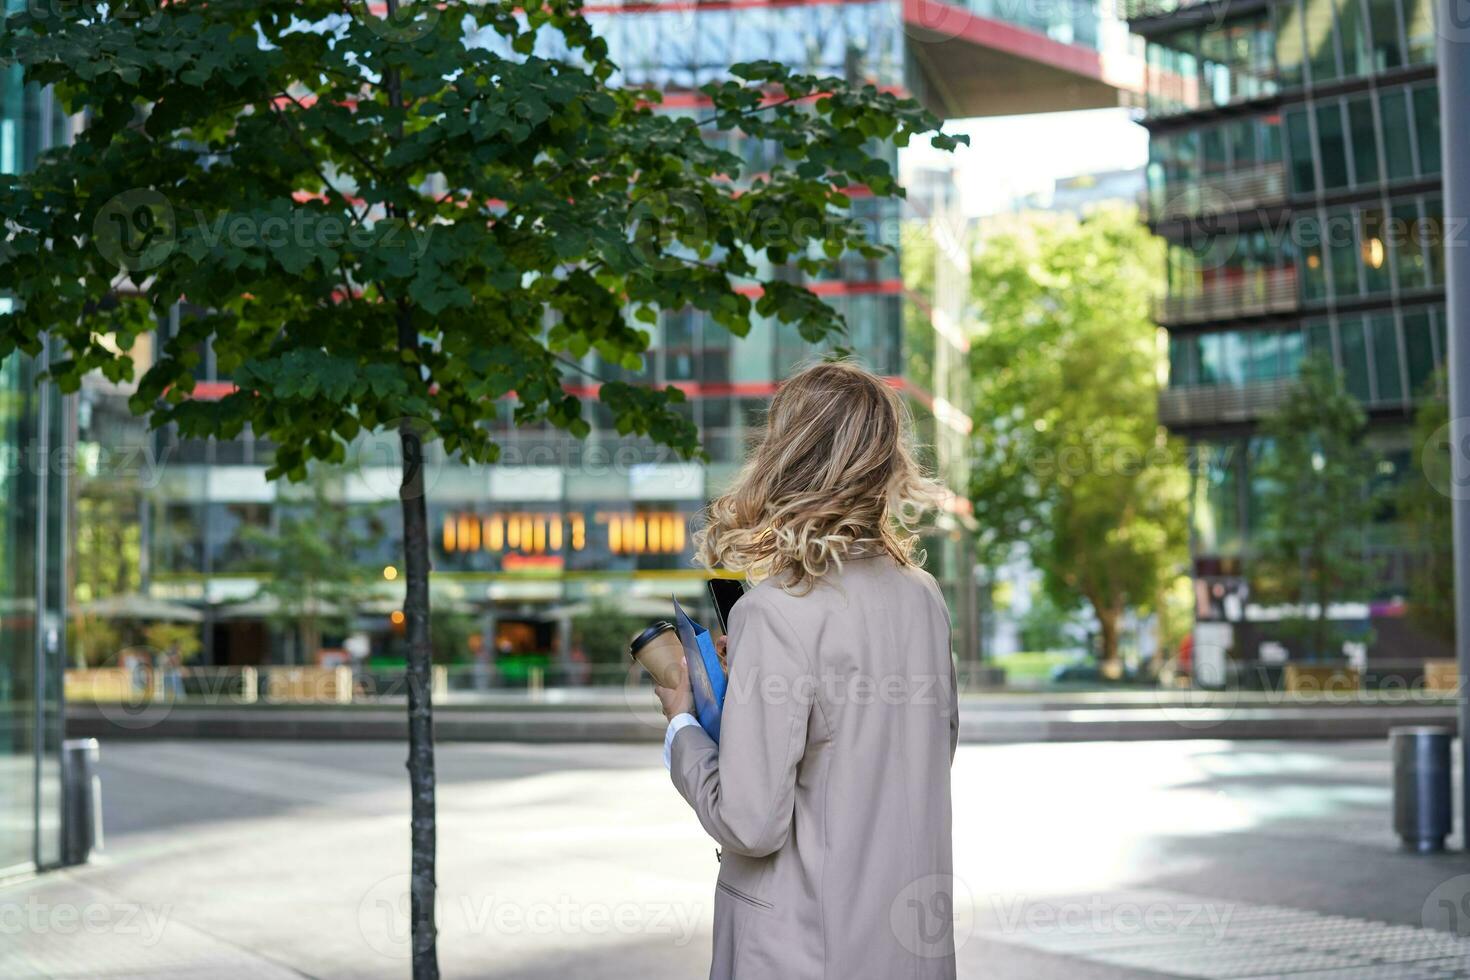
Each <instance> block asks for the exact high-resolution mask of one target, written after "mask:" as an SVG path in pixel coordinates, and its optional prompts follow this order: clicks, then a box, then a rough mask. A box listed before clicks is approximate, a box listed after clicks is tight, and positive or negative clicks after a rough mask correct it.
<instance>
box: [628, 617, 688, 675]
mask: <svg viewBox="0 0 1470 980" xmlns="http://www.w3.org/2000/svg"><path fill="white" fill-rule="evenodd" d="M628 652H629V653H630V654H631V655H632V657H633V659H634V660H636V661H638V662H639V663H640V664H642V665H643V669H644V670H646V671H648V673H649V676H651V677H652V678H653V679H654V682H655V683H657V684H658V685H659V686H660V687H673V686H674V685H675V684H677V683H678V681H679V668H680V667H681V666H682V665H683V663H684V644H682V643H680V642H679V634H678V633H676V632H675V631H674V624H673V623H670V622H668V621H667V620H662V619H661V620H659V621H658V622H656V623H654V624H653V625H652V626H650V627H648V629H646V630H644V631H643V632H642V633H639V634H638V635H637V636H635V637H633V641H632V642H631V643H629V644H628Z"/></svg>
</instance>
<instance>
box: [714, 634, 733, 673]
mask: <svg viewBox="0 0 1470 980" xmlns="http://www.w3.org/2000/svg"><path fill="white" fill-rule="evenodd" d="M729 642H730V638H729V637H728V636H722V637H720V638H719V639H718V640H716V641H715V653H717V654H719V655H720V666H721V667H723V668H724V669H725V673H727V674H728V673H730V662H729V659H728V656H729V654H728V652H727V651H726V649H725V648H726V647H727V646H728V645H729Z"/></svg>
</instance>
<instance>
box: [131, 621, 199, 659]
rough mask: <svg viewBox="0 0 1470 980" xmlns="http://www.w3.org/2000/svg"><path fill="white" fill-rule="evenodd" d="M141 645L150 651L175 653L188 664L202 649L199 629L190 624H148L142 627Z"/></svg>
mask: <svg viewBox="0 0 1470 980" xmlns="http://www.w3.org/2000/svg"><path fill="white" fill-rule="evenodd" d="M142 632H143V643H144V644H145V645H146V646H147V647H148V648H149V649H152V650H157V651H160V652H164V653H175V654H177V655H178V658H179V660H180V661H181V662H183V663H188V662H189V661H190V660H193V659H194V658H195V657H197V656H198V655H199V651H201V650H203V649H204V641H203V640H201V639H200V638H199V627H198V626H196V625H193V624H190V623H149V624H148V625H147V626H144V627H143V631H142Z"/></svg>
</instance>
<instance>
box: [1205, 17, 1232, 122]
mask: <svg viewBox="0 0 1470 980" xmlns="http://www.w3.org/2000/svg"><path fill="white" fill-rule="evenodd" d="M1229 60H1230V43H1229V34H1228V32H1227V30H1226V29H1225V28H1223V27H1206V28H1205V29H1204V32H1203V33H1202V34H1201V35H1200V39H1199V65H1200V76H1201V78H1202V79H1203V80H1204V87H1205V90H1204V92H1203V95H1204V96H1205V98H1206V99H1207V100H1208V101H1210V102H1213V103H1214V104H1215V105H1224V104H1225V103H1227V102H1229V101H1230V67H1229Z"/></svg>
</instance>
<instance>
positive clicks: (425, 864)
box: [369, 0, 439, 980]
mask: <svg viewBox="0 0 1470 980" xmlns="http://www.w3.org/2000/svg"><path fill="white" fill-rule="evenodd" d="M369 16H372V15H371V14H369ZM397 17H398V0H388V19H389V20H390V21H391V20H394V19H396V18H397ZM383 84H384V86H385V87H386V88H387V90H388V103H389V105H391V106H392V107H393V108H395V109H402V108H403V89H402V86H401V84H400V80H399V77H398V72H397V71H396V70H393V71H388V72H386V73H385V74H384V78H383ZM397 137H398V139H399V141H402V139H403V125H402V123H401V122H400V123H399V125H398V127H397ZM388 213H389V214H390V215H392V216H393V217H395V218H396V217H398V216H399V214H398V208H397V207H395V206H394V205H393V204H392V203H391V202H390V203H389V205H388ZM397 326H398V349H399V350H400V351H406V352H414V353H416V352H417V351H418V346H419V335H418V331H417V330H416V329H415V328H414V323H413V311H412V310H411V309H410V308H409V306H408V304H407V303H406V302H405V301H404V300H403V299H402V298H401V297H400V298H399V299H398V311H397ZM416 424H417V423H416V422H415V420H414V419H403V420H401V421H400V422H399V423H398V442H399V445H400V446H401V447H402V452H403V483H402V485H401V486H400V487H399V490H398V500H399V503H400V505H401V506H402V508H403V568H404V573H405V574H404V587H403V593H404V595H403V618H404V629H405V632H406V633H407V636H408V670H407V674H408V677H407V680H408V785H409V791H410V792H411V793H412V794H413V811H412V841H413V856H412V861H411V871H410V876H409V893H410V894H409V914H410V915H411V916H412V917H413V922H412V928H413V977H414V980H439V949H438V938H439V932H438V927H437V926H436V925H435V923H434V901H435V898H434V896H435V894H436V892H437V890H438V884H437V883H436V882H435V880H434V851H435V846H436V833H435V829H434V702H433V691H432V686H431V683H430V675H431V670H432V668H431V661H432V659H433V652H434V650H433V646H432V645H431V644H430V642H429V515H428V509H427V502H426V501H425V499H424V495H425V488H424V444H423V438H422V434H421V433H420V432H419V431H418V429H416V428H415V425H416Z"/></svg>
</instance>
